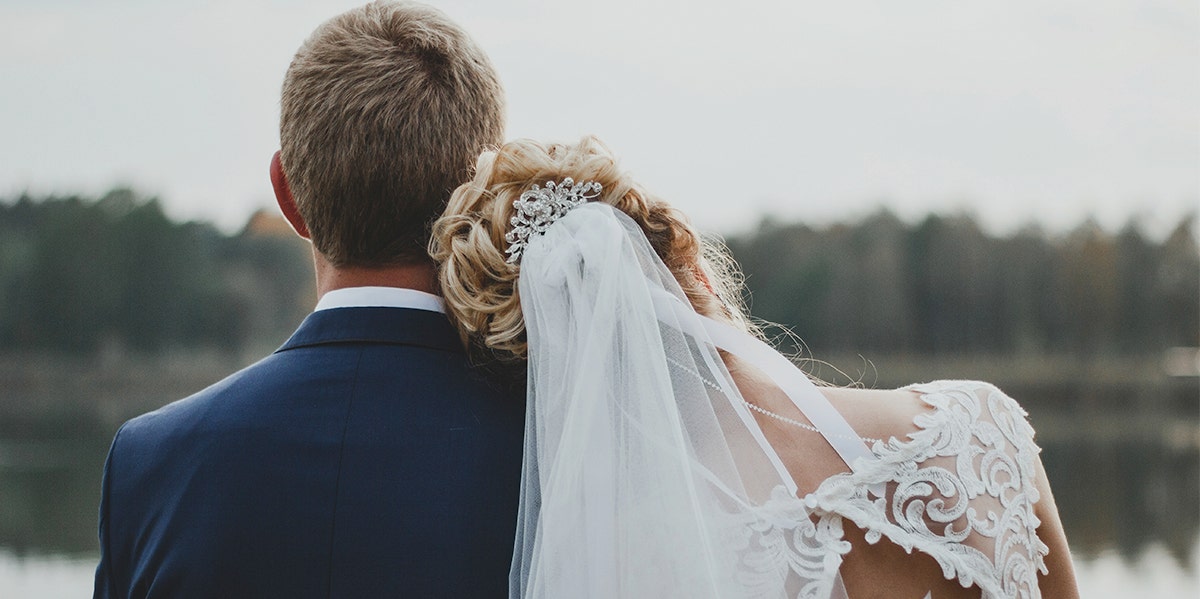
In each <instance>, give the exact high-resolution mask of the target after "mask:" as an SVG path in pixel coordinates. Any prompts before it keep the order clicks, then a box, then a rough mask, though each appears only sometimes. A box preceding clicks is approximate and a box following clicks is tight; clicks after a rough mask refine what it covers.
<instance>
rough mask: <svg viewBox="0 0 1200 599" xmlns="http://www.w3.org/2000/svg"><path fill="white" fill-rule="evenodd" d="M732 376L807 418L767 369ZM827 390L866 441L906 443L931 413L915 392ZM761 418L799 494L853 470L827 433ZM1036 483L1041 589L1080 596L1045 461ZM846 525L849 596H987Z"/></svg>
mask: <svg viewBox="0 0 1200 599" xmlns="http://www.w3.org/2000/svg"><path fill="white" fill-rule="evenodd" d="M733 374H734V379H735V380H736V381H737V383H738V387H739V390H741V391H742V393H743V395H744V396H745V397H746V399H747V400H748V401H751V402H752V403H754V404H755V405H757V406H759V407H761V408H763V409H764V410H766V411H769V412H772V413H773V414H776V415H779V416H783V417H784V418H787V419H790V420H794V421H799V422H802V423H808V420H807V419H806V418H805V417H804V415H803V414H802V413H801V412H800V410H799V409H797V408H796V406H795V405H794V404H793V403H792V401H791V400H790V399H789V398H788V397H787V395H785V394H784V393H783V392H782V391H781V390H780V389H779V388H778V387H775V386H774V385H773V384H771V383H770V382H769V381H768V379H766V377H765V376H764V375H762V373H760V372H758V371H755V370H749V369H746V368H737V367H736V366H735V368H734V372H733ZM821 391H822V393H823V394H824V395H825V396H826V398H828V399H829V401H830V403H831V404H832V405H833V406H834V407H835V408H836V409H837V410H838V412H839V413H841V414H842V415H843V416H844V417H845V419H846V420H847V422H848V423H849V424H850V425H851V427H852V428H853V429H854V430H855V431H856V432H857V433H858V434H859V435H860V436H861V437H862V438H863V442H865V443H867V444H868V445H873V444H874V442H875V441H877V440H878V441H884V442H886V441H888V440H889V439H891V438H895V439H897V440H900V441H905V440H908V439H909V435H910V434H912V433H916V432H918V431H919V430H920V427H919V426H918V425H917V424H916V423H915V420H916V419H917V417H918V416H920V415H921V414H928V413H929V412H931V411H932V410H933V408H931V406H930V405H929V404H928V403H926V401H925V400H924V399H923V398H922V394H921V393H920V392H918V391H917V390H915V389H896V390H870V389H856V388H838V387H822V388H821ZM755 418H756V420H757V422H758V425H759V426H760V427H761V428H762V430H763V432H764V434H765V436H766V438H767V440H768V441H769V443H770V444H771V446H772V447H773V448H774V449H775V450H776V451H777V452H778V454H779V456H780V458H781V459H782V460H783V463H784V465H785V467H786V468H787V469H788V471H789V473H790V474H791V475H792V477H793V478H794V479H795V481H796V484H797V485H798V487H799V489H800V491H799V494H800V496H802V497H803V496H805V495H808V494H810V493H812V492H814V491H816V490H817V489H818V487H820V486H821V484H822V483H824V482H825V481H826V480H828V479H829V478H830V477H833V476H837V475H843V474H845V473H848V472H850V468H849V467H848V466H847V465H846V463H845V462H844V461H843V460H842V458H841V457H840V456H839V455H838V453H837V452H836V451H835V450H834V449H833V447H832V446H831V445H830V444H829V442H828V441H826V440H825V438H824V437H823V436H822V435H821V434H819V433H816V432H813V431H811V430H807V429H805V428H802V427H800V426H797V425H796V424H795V423H789V422H787V421H786V420H782V419H780V418H776V417H773V416H771V415H766V414H762V413H760V412H755ZM1035 480H1036V485H1037V489H1038V492H1039V495H1040V499H1039V501H1038V502H1037V503H1036V504H1035V505H1034V513H1035V515H1036V516H1037V517H1038V519H1039V520H1040V525H1039V526H1038V528H1037V537H1038V538H1039V539H1040V540H1041V541H1042V542H1043V543H1045V544H1046V546H1047V547H1048V549H1049V552H1048V553H1047V554H1046V556H1045V561H1044V563H1045V565H1046V567H1047V569H1048V572H1049V573H1048V574H1040V575H1039V576H1038V587H1039V589H1040V591H1041V595H1042V596H1043V597H1055V598H1058V597H1063V598H1067V599H1070V598H1072V597H1078V590H1077V589H1076V587H1075V579H1074V574H1073V571H1072V566H1071V561H1070V554H1069V552H1068V550H1067V545H1066V537H1065V535H1064V533H1063V530H1062V524H1061V522H1060V520H1059V517H1058V511H1057V509H1056V508H1055V506H1054V500H1053V496H1052V495H1051V494H1050V488H1049V485H1048V484H1047V483H1046V478H1045V473H1044V472H1043V471H1042V468H1041V463H1040V460H1039V461H1038V462H1037V476H1036V479H1035ZM926 523H927V524H928V525H929V526H930V528H931V529H936V526H937V523H936V522H930V521H929V520H928V518H926ZM843 526H844V530H845V539H846V540H847V541H849V542H850V545H851V550H850V552H849V553H848V554H847V555H846V556H845V558H844V561H843V562H842V565H841V568H840V570H839V571H840V574H841V576H842V580H843V583H844V584H845V587H846V592H847V594H848V596H849V597H850V599H905V598H912V599H921V598H923V597H926V596H927V595H928V596H930V597H932V598H933V599H960V598H962V599H968V598H971V599H974V598H978V597H980V596H981V594H982V591H981V589H980V588H979V587H978V586H976V585H974V584H971V585H969V586H968V587H966V588H964V586H963V584H962V583H961V582H960V580H959V579H958V577H954V578H951V579H947V578H946V576H945V575H944V574H943V567H942V565H940V564H939V563H938V560H936V559H934V557H932V556H931V555H929V554H927V553H924V552H922V551H920V550H919V549H917V550H914V551H912V552H911V553H910V552H909V551H906V550H905V549H904V548H903V547H902V546H900V545H898V544H897V543H895V542H893V541H892V540H891V538H890V537H889V536H888V535H887V534H884V535H883V536H882V537H881V538H879V539H878V540H877V541H876V542H874V543H871V542H868V540H867V532H866V531H864V530H863V529H862V528H859V527H858V526H856V525H855V524H854V523H853V522H852V521H850V519H845V520H843Z"/></svg>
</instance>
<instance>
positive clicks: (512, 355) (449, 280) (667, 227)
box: [429, 137, 757, 363]
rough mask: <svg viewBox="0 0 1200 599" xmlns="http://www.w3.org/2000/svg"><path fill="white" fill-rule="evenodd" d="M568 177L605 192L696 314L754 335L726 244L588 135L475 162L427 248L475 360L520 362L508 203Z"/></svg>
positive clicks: (522, 146) (603, 198)
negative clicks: (691, 221)
mask: <svg viewBox="0 0 1200 599" xmlns="http://www.w3.org/2000/svg"><path fill="white" fill-rule="evenodd" d="M566 177H571V178H573V179H575V180H576V181H595V182H597V183H599V184H600V185H602V186H603V191H602V192H601V194H600V196H599V197H598V198H596V199H595V200H593V201H596V202H604V203H606V204H609V205H611V206H613V207H615V208H617V209H618V210H620V211H622V212H624V213H625V214H627V215H629V217H630V218H632V219H633V220H634V222H636V223H637V224H638V226H639V227H641V229H642V231H643V232H644V233H645V235H646V239H648V240H649V241H650V245H651V247H653V248H654V251H655V253H657V254H658V257H659V258H660V259H661V260H662V261H663V263H664V264H666V265H667V268H669V269H670V271H671V273H672V274H673V275H674V276H675V279H676V280H677V281H678V282H679V285H680V287H682V288H683V291H684V293H685V294H686V296H687V298H688V300H690V301H691V303H692V306H693V307H694V308H695V309H696V311H697V312H699V313H700V314H703V315H705V316H709V317H712V318H718V319H721V320H724V321H727V322H730V323H732V324H734V325H736V326H739V327H740V328H743V329H746V330H752V329H753V326H752V325H751V324H750V323H749V321H748V319H747V318H746V317H745V314H744V311H743V309H742V308H741V304H740V300H741V294H740V293H738V290H739V288H740V283H741V281H740V279H739V276H738V271H737V269H736V265H735V264H734V262H733V260H732V259H731V258H730V257H729V256H728V253H727V252H726V251H725V250H724V248H723V247H722V246H720V245H719V244H717V243H714V242H712V241H709V240H707V239H705V238H703V237H701V236H700V235H699V234H698V233H697V232H696V230H695V229H693V228H692V226H691V225H690V224H689V223H688V221H687V219H686V217H684V215H683V214H682V213H680V212H679V211H678V210H675V209H674V208H672V207H671V206H670V205H669V204H667V203H666V202H665V201H663V200H661V199H659V198H656V197H654V196H652V195H650V194H649V193H647V192H646V190H645V189H644V188H643V187H642V186H641V185H639V184H638V183H636V182H634V181H633V180H632V179H631V178H630V177H629V176H628V175H627V174H626V173H624V172H623V171H622V170H621V169H620V168H618V166H617V161H616V159H615V158H614V157H613V155H612V153H611V152H610V151H609V150H608V148H607V147H605V146H604V144H603V143H601V142H600V140H598V139H596V138H595V137H585V138H583V139H582V140H581V141H580V142H579V143H577V144H572V145H566V144H542V143H539V142H536V141H531V140H517V141H512V142H509V143H507V144H504V145H503V146H502V147H501V148H500V149H499V150H497V151H489V152H484V153H483V154H482V155H481V156H480V157H479V160H478V161H477V162H476V165H475V176H474V178H473V179H472V180H471V181H470V182H468V183H465V184H463V185H461V186H459V187H458V189H456V190H455V191H454V193H453V195H452V196H451V197H450V203H449V204H448V205H447V207H446V211H445V213H444V214H443V215H442V217H441V218H440V219H438V220H437V221H436V222H435V223H434V225H433V235H432V238H431V239H430V243H429V254H430V255H431V256H432V257H433V259H434V261H436V262H437V263H438V266H439V269H438V281H439V284H440V285H441V292H442V295H443V296H444V297H445V300H446V308H447V312H448V314H449V316H450V320H451V321H452V322H453V323H454V324H455V326H456V327H457V328H458V331H459V334H460V335H461V337H462V339H463V343H464V344H465V345H466V346H467V348H468V351H469V352H470V353H471V354H472V356H473V357H476V358H482V359H484V360H499V361H501V362H510V363H511V362H520V361H523V360H524V359H525V357H526V352H527V350H528V348H527V345H526V339H525V321H524V319H523V317H522V315H521V305H520V297H519V292H518V289H517V280H518V278H519V277H520V275H521V269H520V265H519V264H509V263H508V262H506V259H507V257H508V256H507V255H506V253H505V250H506V249H507V247H508V243H507V242H506V241H505V239H504V236H505V234H506V233H508V231H509V229H510V225H509V219H510V218H511V217H512V215H513V202H514V201H515V200H517V199H518V198H519V197H520V196H521V194H522V193H523V192H525V191H526V190H528V189H530V188H531V187H532V186H533V185H534V184H535V183H537V184H544V183H545V182H546V181H561V180H562V179H564V178H566ZM755 332H757V331H755Z"/></svg>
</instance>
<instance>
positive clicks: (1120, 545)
mask: <svg viewBox="0 0 1200 599" xmlns="http://www.w3.org/2000/svg"><path fill="white" fill-rule="evenodd" d="M9 391H11V389H10V390H9ZM1009 392H1010V393H1012V392H1013V391H1012V390H1011V389H1009ZM0 393H5V391H0ZM1013 394H1014V395H1015V396H1019V395H1018V394H1017V393H1013ZM1187 394H1191V395H1190V397H1191V399H1188V395H1187ZM1197 395H1198V394H1195V393H1192V391H1187V392H1186V393H1185V395H1184V398H1183V400H1182V403H1183V404H1184V405H1183V413H1182V415H1180V413H1179V408H1178V406H1179V402H1178V401H1177V402H1176V403H1175V406H1176V407H1175V408H1173V409H1172V412H1174V413H1173V414H1170V413H1165V414H1161V415H1159V416H1156V417H1154V418H1153V419H1152V420H1149V421H1148V420H1147V416H1146V415H1145V414H1144V413H1143V414H1141V415H1140V416H1138V418H1137V421H1138V422H1139V423H1140V424H1138V427H1140V428H1141V429H1147V428H1149V429H1150V430H1157V429H1159V428H1161V430H1162V434H1149V435H1147V434H1139V435H1124V434H1118V433H1119V432H1120V431H1127V430H1129V428H1130V427H1129V426H1126V425H1125V423H1127V422H1130V420H1128V419H1126V418H1125V417H1124V416H1122V415H1121V414H1115V415H1113V414H1108V415H1107V416H1106V415H1105V414H1103V413H1102V414H1089V416H1088V417H1087V418H1082V419H1081V418H1080V417H1079V416H1078V413H1079V409H1078V406H1079V405H1080V404H1079V402H1059V403H1058V404H1057V405H1058V407H1057V408H1053V409H1050V408H1048V409H1042V410H1035V409H1033V406H1031V405H1030V404H1029V402H1026V406H1027V407H1028V408H1030V411H1031V413H1032V415H1033V422H1034V425H1035V427H1037V428H1038V429H1039V431H1040V432H1039V441H1040V443H1041V445H1042V447H1043V449H1044V452H1043V454H1042V455H1043V461H1044V463H1045V465H1046V470H1047V473H1048V474H1049V476H1050V479H1051V484H1052V485H1053V487H1054V490H1055V495H1056V499H1057V502H1058V505H1059V509H1060V511H1061V513H1062V518H1063V523H1064V525H1065V526H1066V529H1067V534H1068V538H1069V539H1070V541H1071V544H1072V552H1073V555H1074V558H1075V563H1076V566H1077V568H1078V570H1079V580H1080V585H1081V587H1082V589H1083V591H1084V593H1083V596H1084V597H1093V598H1097V599H1109V598H1112V599H1116V598H1124V597H1133V596H1142V597H1155V598H1166V599H1172V598H1176V597H1178V598H1188V599H1195V598H1196V597H1200V447H1198V443H1197V439H1200V424H1198V423H1197V418H1196V415H1197V414H1196V412H1197V410H1198V409H1200V408H1197V402H1200V398H1198V397H1197ZM16 400H17V398H14V397H11V396H10V397H7V398H5V397H0V408H3V404H4V402H5V401H10V402H12V401H16ZM21 400H22V401H30V400H34V401H36V398H33V397H28V396H27V397H23V398H21ZM9 405H10V406H11V405H12V403H10V404H9ZM1063 406H1069V408H1063ZM1056 410H1057V411H1056ZM56 411H57V412H58V413H57V414H56V413H55V412H56ZM78 413H79V412H78V410H66V409H62V410H53V409H51V410H47V411H42V412H36V413H35V412H28V413H26V414H25V415H17V416H12V415H9V416H0V598H4V599H10V598H12V599H15V598H26V597H29V598H46V599H51V598H58V597H85V596H90V593H91V583H92V571H93V569H94V568H95V563H96V557H97V545H96V533H95V527H96V507H97V502H98V497H99V486H100V475H101V471H102V468H103V463H104V456H105V452H106V451H107V449H108V443H109V441H110V440H111V437H112V434H113V433H114V432H115V430H116V426H117V425H118V424H119V421H120V419H121V418H124V416H125V415H124V414H119V411H118V414H119V416H114V415H113V412H112V411H110V412H109V414H108V416H97V415H92V416H88V417H81V416H79V415H78ZM1081 422H1082V424H1081ZM1147 422H1152V423H1159V424H1152V425H1149V426H1148V425H1147V424H1146V423H1147ZM1160 425H1161V426H1160Z"/></svg>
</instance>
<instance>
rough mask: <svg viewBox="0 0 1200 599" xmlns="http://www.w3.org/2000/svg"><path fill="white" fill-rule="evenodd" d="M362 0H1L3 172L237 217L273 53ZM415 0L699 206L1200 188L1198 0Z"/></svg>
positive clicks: (982, 199) (1170, 192)
mask: <svg viewBox="0 0 1200 599" xmlns="http://www.w3.org/2000/svg"><path fill="white" fill-rule="evenodd" d="M356 4H358V2H355V1H349V2H343V1H332V0H331V1H315V0H314V1H291V0H214V1H203V0H200V1H196V2H170V1H142V0H124V1H117V0H3V3H2V4H0V86H2V87H0V92H2V93H0V196H12V195H14V194H16V193H18V192H20V191H21V190H25V189H28V190H30V191H32V192H34V193H47V192H82V193H90V194H95V193H99V192H102V191H103V190H105V189H108V188H109V187H111V186H113V185H115V184H129V185H133V186H134V187H135V188H137V189H139V190H142V191H144V192H147V193H152V194H157V195H158V196H160V197H161V198H162V199H163V201H164V203H165V204H166V205H167V208H168V210H169V212H170V213H171V214H172V215H174V216H176V217H180V218H201V219H207V220H214V221H216V222H218V223H219V224H221V225H222V226H223V227H225V228H227V229H235V228H236V227H238V226H239V225H240V224H241V223H242V222H243V221H244V219H245V218H246V216H247V215H248V214H249V213H250V212H251V211H252V210H253V209H255V208H258V207H266V206H271V205H273V204H272V200H271V191H270V186H269V181H268V178H267V174H266V173H267V164H268V161H269V159H270V156H271V154H272V152H273V151H274V150H275V149H276V148H277V147H278V114H279V98H278V95H279V86H280V83H281V81H282V78H283V73H284V71H285V69H286V68H287V65H288V62H289V61H290V59H291V56H292V54H293V53H294V52H295V50H296V48H297V47H298V46H299V45H300V43H301V42H302V41H303V40H304V38H305V37H306V36H307V35H308V33H309V32H311V30H312V29H313V28H314V27H316V26H317V25H318V24H319V23H320V22H321V21H323V20H325V19H326V18H328V17H330V16H333V15H334V14H337V13H339V12H342V11H343V10H345V9H347V8H350V7H352V6H355V5H356ZM434 4H435V5H437V6H439V7H441V8H442V9H443V10H444V11H446V12H447V13H448V14H449V15H450V16H451V17H452V18H454V19H455V20H457V21H459V22H460V23H462V24H463V25H464V26H465V27H466V28H467V29H468V30H469V31H470V32H471V33H472V34H473V35H475V36H476V39H477V40H478V41H479V43H480V44H481V45H482V46H483V48H484V49H485V50H486V51H487V52H488V53H489V54H490V55H491V57H492V60H493V61H494V62H495V64H496V66H497V68H498V69H499V71H500V75H501V77H502V79H503V80H504V83H505V86H506V88H507V91H508V104H509V124H508V135H509V137H534V138H539V139H552V140H573V139H576V138H578V137H579V136H580V135H583V134H586V133H594V134H597V135H599V136H600V137H601V138H602V139H604V140H605V141H606V142H608V144H609V145H610V146H612V147H613V149H614V150H615V151H616V152H617V153H618V155H619V156H621V157H622V160H623V163H624V164H625V166H626V167H627V168H629V169H630V170H632V171H633V172H634V173H635V174H636V175H637V176H638V177H639V178H641V179H642V180H643V181H645V182H646V183H647V184H648V185H649V186H650V187H651V189H652V190H654V191H656V192H657V193H659V194H660V195H662V196H664V197H666V198H668V199H670V200H671V201H673V202H674V203H676V204H677V205H678V206H680V207H681V208H682V209H683V210H685V211H686V212H688V213H689V214H691V215H692V217H693V219H694V220H695V221H696V222H697V223H698V224H699V225H700V226H701V227H702V228H704V229H707V230H710V231H719V232H734V231H738V230H742V229H745V228H746V227H749V226H752V225H753V224H754V223H756V222H758V220H759V219H760V218H761V217H762V215H764V214H772V215H775V216H778V217H782V218H785V219H804V220H807V221H809V222H812V223H827V222H830V221H833V220H841V219H848V218H855V217H858V216H861V215H863V214H866V213H868V212H870V211H872V210H874V209H876V208H877V207H879V206H881V205H884V206H887V207H889V208H890V209H892V210H893V211H895V212H897V213H898V214H900V215H901V216H902V217H904V218H907V219H915V218H919V217H920V216H922V215H924V214H925V213H927V212H929V211H957V210H967V211H970V212H972V213H974V214H976V215H978V216H979V217H980V218H982V219H983V220H984V222H985V223H986V224H987V225H988V227H989V228H991V229H992V230H994V231H1011V230H1012V229H1014V228H1016V227H1017V226H1019V225H1020V224H1022V223H1024V222H1028V221H1031V220H1037V221H1039V222H1041V223H1043V224H1044V225H1046V226H1047V227H1049V228H1051V229H1053V230H1062V229H1063V228H1066V227H1070V226H1073V225H1074V224H1077V223H1078V222H1080V221H1082V220H1083V219H1084V218H1086V217H1087V216H1088V215H1094V216H1095V217H1096V218H1097V219H1098V220H1099V221H1100V222H1101V223H1102V224H1103V225H1105V226H1107V227H1110V228H1115V227H1117V226H1119V225H1120V224H1121V223H1123V222H1124V221H1125V220H1127V219H1128V218H1129V217H1130V216H1131V215H1137V216H1139V217H1140V218H1142V219H1143V221H1144V222H1145V224H1146V225H1147V227H1148V228H1150V229H1151V230H1158V231H1162V230H1163V229H1165V228H1167V227H1169V226H1170V225H1173V224H1174V223H1175V222H1176V221H1177V220H1178V219H1179V218H1180V217H1181V216H1182V215H1183V214H1185V213H1187V212H1189V211H1195V210H1197V208H1198V205H1200V8H1198V7H1200V3H1198V2H1196V1H1195V0H1067V1H1061V0H1053V1H1048V0H1005V1H1004V2H986V3H984V2H963V1H962V0H955V1H948V0H947V1H930V0H905V1H898V0H869V1H858V0H849V1H846V0H842V1H836V2H835V1H829V0H826V1H824V2H808V1H803V0H801V1H797V0H739V1H736V2H704V1H698V0H695V1H676V2H666V1H659V0H595V1H591V2H569V1H563V0H559V1H557V2H552V3H550V2H533V1H507V2H506V1H469V0H456V1H446V2H435V3H434Z"/></svg>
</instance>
